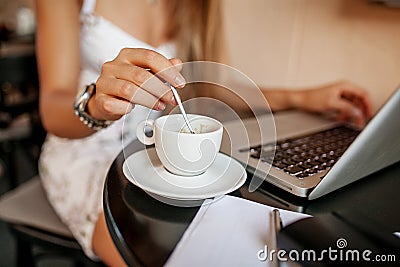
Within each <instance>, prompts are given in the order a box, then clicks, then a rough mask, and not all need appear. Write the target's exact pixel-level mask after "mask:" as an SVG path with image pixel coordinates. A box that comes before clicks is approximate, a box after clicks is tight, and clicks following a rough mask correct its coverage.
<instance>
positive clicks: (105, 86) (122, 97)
mask: <svg viewBox="0 0 400 267" xmlns="http://www.w3.org/2000/svg"><path fill="white" fill-rule="evenodd" d="M181 70H182V61H181V60H179V59H176V58H174V59H170V60H169V59H167V58H165V57H164V56H162V55H161V54H159V53H157V52H155V51H152V50H148V49H135V48H125V49H122V50H121V51H120V53H119V54H118V56H117V57H116V58H115V59H114V60H112V61H110V62H106V63H104V64H103V66H102V72H101V75H100V77H99V78H98V80H97V82H96V86H97V90H96V97H95V103H92V104H90V103H89V104H90V111H91V112H93V114H95V115H97V116H95V117H96V118H99V119H100V118H101V119H109V120H116V119H118V118H120V117H121V116H122V115H124V114H126V113H127V112H130V111H131V110H132V108H133V107H134V105H136V104H139V105H142V106H145V107H148V108H152V109H156V110H163V109H164V108H165V107H166V104H167V103H170V104H173V105H176V104H177V103H176V101H175V99H174V98H173V94H172V92H171V90H170V88H169V86H167V85H166V84H165V82H168V83H169V84H171V85H173V86H175V87H183V86H184V85H185V83H186V81H185V79H184V78H183V76H182V75H181V74H180V71H181Z"/></svg>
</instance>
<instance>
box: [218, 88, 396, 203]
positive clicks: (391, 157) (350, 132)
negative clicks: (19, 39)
mask: <svg viewBox="0 0 400 267" xmlns="http://www.w3.org/2000/svg"><path fill="white" fill-rule="evenodd" d="M263 116H265V117H264V118H262V120H261V121H263V122H264V123H265V124H264V123H263V124H264V125H273V123H275V127H276V132H275V131H273V129H271V130H270V131H269V132H268V130H267V131H266V133H267V134H261V133H260V130H259V129H260V126H259V124H258V122H257V120H256V119H254V118H253V119H245V120H235V121H230V122H226V123H224V127H225V136H224V138H223V142H222V146H221V151H222V152H223V153H226V154H230V155H231V156H232V157H233V158H236V159H237V160H239V161H240V162H242V164H243V165H245V166H246V169H247V171H248V172H249V173H250V174H253V179H255V178H256V179H261V180H262V181H263V182H268V183H271V184H273V185H275V186H277V187H279V188H281V189H283V190H285V191H288V192H290V193H292V194H294V195H296V196H300V197H307V198H308V199H316V198H318V197H321V196H323V195H326V194H328V193H330V192H332V191H334V190H336V189H339V188H341V187H343V186H345V185H347V184H350V183H352V182H354V181H356V180H359V179H361V178H363V177H366V176H368V175H369V174H371V173H374V172H376V171H378V170H380V169H382V168H385V167H387V166H389V165H391V164H394V163H396V162H398V161H400V136H399V133H400V88H399V89H397V90H396V91H395V92H394V93H393V95H392V96H391V97H390V98H389V100H388V101H387V102H386V103H385V104H384V105H383V106H382V108H381V109H380V110H379V111H378V112H377V113H376V114H375V116H374V117H373V118H372V119H371V120H370V121H369V122H368V124H367V125H366V126H365V127H364V128H363V129H362V130H359V129H357V128H355V127H353V126H352V125H349V124H343V123H338V122H334V121H332V120H328V119H326V118H324V117H322V116H318V115H315V114H310V113H306V112H302V111H286V112H279V113H277V114H273V115H272V114H265V115H263ZM259 121H260V120H259ZM243 129H245V131H246V133H247V136H248V138H243V132H244V131H243ZM227 134H228V135H229V136H228V137H227ZM275 137H276V140H275ZM244 139H246V140H244Z"/></svg>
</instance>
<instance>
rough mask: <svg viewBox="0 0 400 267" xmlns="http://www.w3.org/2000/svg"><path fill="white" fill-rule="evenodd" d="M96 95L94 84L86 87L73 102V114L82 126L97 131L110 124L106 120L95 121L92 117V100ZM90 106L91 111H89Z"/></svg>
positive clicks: (95, 118) (94, 116)
mask: <svg viewBox="0 0 400 267" xmlns="http://www.w3.org/2000/svg"><path fill="white" fill-rule="evenodd" d="M95 94H96V84H95V83H92V84H90V85H87V86H86V87H85V88H84V90H83V91H82V92H79V93H78V95H77V96H76V99H75V102H74V110H75V114H76V115H77V116H78V117H79V119H80V120H81V121H82V123H83V124H85V125H87V126H88V127H89V128H91V129H93V130H95V131H98V130H100V129H103V128H106V127H108V126H109V125H110V124H111V123H112V122H111V121H108V120H102V119H97V118H98V117H97V116H96V115H93V113H92V112H93V110H95V108H94V109H93V98H94V96H95ZM89 105H91V110H89Z"/></svg>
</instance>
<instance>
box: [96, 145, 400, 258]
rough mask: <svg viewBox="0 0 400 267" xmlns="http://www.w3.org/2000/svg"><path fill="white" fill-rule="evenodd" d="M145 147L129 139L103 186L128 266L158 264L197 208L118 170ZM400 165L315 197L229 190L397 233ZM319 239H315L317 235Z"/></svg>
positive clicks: (113, 230) (108, 215)
mask: <svg viewBox="0 0 400 267" xmlns="http://www.w3.org/2000/svg"><path fill="white" fill-rule="evenodd" d="M141 149H144V146H143V145H142V144H141V143H139V142H138V141H133V142H132V143H130V144H129V145H128V146H127V147H126V148H125V149H124V150H123V152H121V153H120V154H119V155H118V156H117V158H116V159H115V160H114V162H113V164H112V166H111V168H110V170H109V172H108V176H107V179H106V182H105V186H104V198H103V199H104V212H105V217H106V222H107V226H108V229H109V231H110V233H111V236H112V238H113V241H114V242H115V244H116V247H117V248H118V250H119V252H120V253H121V254H122V256H123V258H124V260H125V261H126V262H127V264H128V265H129V266H162V265H163V264H164V263H165V262H166V260H167V259H168V257H169V255H170V254H171V252H172V251H173V249H174V247H175V246H176V244H177V243H178V241H179V240H180V238H181V237H182V235H183V233H184V232H185V230H186V228H187V227H188V226H189V224H190V222H191V221H192V219H193V218H194V216H195V215H196V212H197V210H198V207H190V208H183V207H175V206H170V205H167V204H164V203H162V202H159V201H157V200H155V199H154V198H152V197H151V196H149V195H148V194H147V193H146V192H144V191H143V190H141V189H140V188H138V187H137V186H135V185H133V184H131V183H130V182H129V181H128V180H127V179H126V178H125V176H124V174H123V172H122V165H123V162H124V160H125V158H126V157H127V156H129V155H130V154H132V153H134V152H136V151H139V150H141ZM399 188H400V163H397V164H395V165H392V166H390V167H388V168H386V169H384V170H381V171H379V172H377V173H375V174H372V175H370V176H369V177H366V178H364V179H362V180H359V181H357V182H355V183H353V184H351V185H348V186H346V187H344V188H342V189H340V190H337V191H336V192H333V193H331V194H328V195H326V196H324V197H322V198H319V199H317V200H314V201H308V200H306V199H302V198H298V197H295V196H293V195H291V194H289V193H286V192H283V191H282V190H280V189H278V188H275V187H273V186H272V185H268V184H266V183H264V184H263V185H262V186H261V187H260V188H259V190H257V191H255V192H253V193H249V192H248V189H247V185H246V184H245V185H243V186H242V187H241V188H240V189H238V190H236V191H235V192H233V193H231V194H232V195H235V196H240V197H243V198H246V199H250V200H253V201H256V202H259V203H263V204H267V205H270V206H275V207H278V208H283V209H288V210H294V211H299V212H304V213H308V214H312V215H318V214H327V213H332V212H336V211H338V212H339V211H340V212H342V211H344V212H345V214H355V213H357V214H362V216H363V218H366V219H368V220H373V221H374V222H375V224H376V225H379V227H380V228H382V229H384V230H385V231H386V232H389V233H393V232H396V231H399V230H400V229H399V228H398V227H399V225H400V213H399V206H398V205H399V203H400V192H399ZM315 238H316V239H317V241H318V237H315Z"/></svg>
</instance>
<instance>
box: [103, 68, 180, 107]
mask: <svg viewBox="0 0 400 267" xmlns="http://www.w3.org/2000/svg"><path fill="white" fill-rule="evenodd" d="M106 64H107V66H105V67H104V68H108V74H109V75H110V76H111V77H113V78H115V79H118V80H123V81H126V83H123V84H119V87H118V88H114V87H109V88H108V89H107V88H106V89H105V92H106V93H108V94H112V95H114V96H116V97H120V98H124V99H126V100H128V101H131V100H132V98H133V94H135V92H136V90H137V88H141V89H143V90H145V91H146V92H147V93H149V94H151V95H153V96H154V97H156V98H159V99H161V100H162V101H164V102H167V103H170V104H175V102H174V100H173V98H172V96H173V95H172V92H171V90H170V88H169V87H168V86H166V85H165V84H164V83H163V82H162V81H160V79H158V78H157V77H156V76H154V75H153V74H151V73H150V72H148V71H147V70H145V69H143V68H141V67H137V66H134V65H130V64H126V63H123V64H115V63H106ZM106 64H105V65H106ZM115 89H117V90H115Z"/></svg>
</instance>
